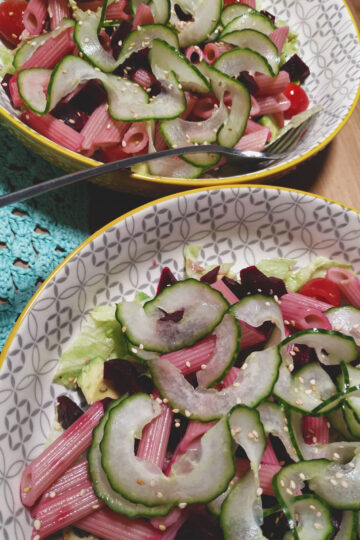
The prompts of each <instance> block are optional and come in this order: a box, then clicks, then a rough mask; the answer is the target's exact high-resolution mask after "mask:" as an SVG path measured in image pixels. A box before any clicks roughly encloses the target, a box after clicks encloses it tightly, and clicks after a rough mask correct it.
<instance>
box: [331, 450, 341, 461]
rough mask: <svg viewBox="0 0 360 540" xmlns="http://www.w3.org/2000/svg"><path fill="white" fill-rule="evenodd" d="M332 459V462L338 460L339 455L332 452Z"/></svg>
mask: <svg viewBox="0 0 360 540" xmlns="http://www.w3.org/2000/svg"><path fill="white" fill-rule="evenodd" d="M332 457H333V460H336V459H340V455H339V454H338V453H337V452H334V453H333V455H332Z"/></svg>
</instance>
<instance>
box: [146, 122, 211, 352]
mask: <svg viewBox="0 0 360 540" xmlns="http://www.w3.org/2000/svg"><path fill="white" fill-rule="evenodd" d="M154 129H155V128H154V123H153V122H148V126H147V132H148V135H149V152H150V153H154V152H156V148H155V146H154ZM148 169H149V172H150V174H152V175H154V176H171V177H172V178H189V179H191V178H198V177H199V176H200V175H201V174H202V173H203V172H204V170H205V168H204V167H197V166H195V165H191V164H190V163H187V162H185V161H184V160H183V159H181V158H172V157H167V158H161V159H153V160H152V161H149V163H148ZM154 354H155V353H154ZM145 360H147V358H145Z"/></svg>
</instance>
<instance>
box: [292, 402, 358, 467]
mask: <svg viewBox="0 0 360 540" xmlns="http://www.w3.org/2000/svg"><path fill="white" fill-rule="evenodd" d="M302 418H303V416H302V415H301V414H299V413H297V412H295V411H289V416H288V420H289V423H288V426H289V432H290V435H291V437H292V440H293V443H294V447H295V448H296V451H297V453H298V456H299V459H302V460H304V459H306V460H311V459H328V460H334V459H336V461H338V462H339V463H347V462H348V461H351V460H352V459H353V457H354V455H355V452H356V451H357V449H359V448H360V442H344V441H341V442H332V443H329V444H318V443H316V444H306V442H305V441H304V437H303V434H302Z"/></svg>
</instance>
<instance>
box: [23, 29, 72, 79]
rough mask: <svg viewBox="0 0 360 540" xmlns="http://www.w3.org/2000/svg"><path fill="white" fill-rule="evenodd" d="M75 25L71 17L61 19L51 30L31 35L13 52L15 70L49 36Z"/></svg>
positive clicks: (51, 36)
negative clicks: (38, 34)
mask: <svg viewBox="0 0 360 540" xmlns="http://www.w3.org/2000/svg"><path fill="white" fill-rule="evenodd" d="M74 26H75V21H73V20H72V19H63V20H62V21H60V22H59V24H58V26H57V27H56V28H55V29H54V30H51V32H46V33H45V34H41V35H40V36H35V37H31V38H30V39H28V40H27V41H25V43H23V44H22V45H21V47H19V48H18V49H17V51H16V53H15V56H14V60H13V65H14V68H15V69H16V70H18V69H20V68H21V67H22V66H23V65H24V64H25V62H26V61H27V60H29V58H31V57H32V55H33V54H34V53H35V52H36V51H37V50H38V49H39V47H41V46H42V45H44V43H45V42H46V41H47V40H48V39H51V38H55V37H56V36H58V35H59V34H61V32H63V31H64V30H66V29H67V28H71V27H74Z"/></svg>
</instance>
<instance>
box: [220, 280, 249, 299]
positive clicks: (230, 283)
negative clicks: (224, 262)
mask: <svg viewBox="0 0 360 540" xmlns="http://www.w3.org/2000/svg"><path fill="white" fill-rule="evenodd" d="M222 280H223V282H224V283H225V285H226V286H227V287H228V288H229V289H230V291H231V292H232V293H234V294H235V296H237V297H238V299H239V300H241V298H244V296H246V290H245V288H244V287H243V286H242V285H241V283H238V282H237V281H235V279H231V278H229V277H227V276H224V277H223V278H222Z"/></svg>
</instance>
